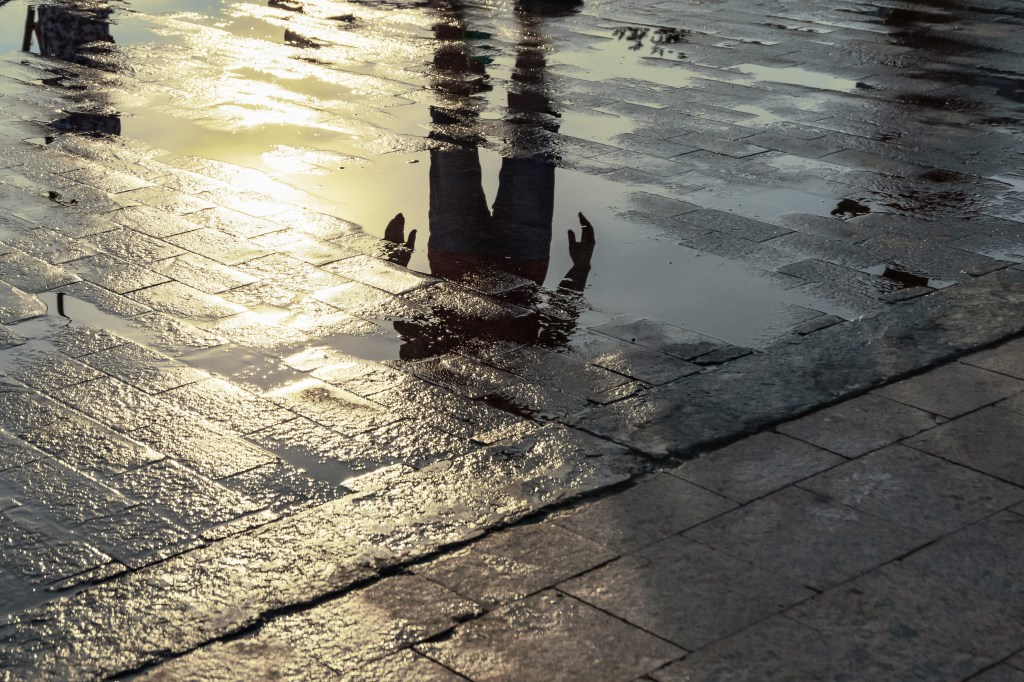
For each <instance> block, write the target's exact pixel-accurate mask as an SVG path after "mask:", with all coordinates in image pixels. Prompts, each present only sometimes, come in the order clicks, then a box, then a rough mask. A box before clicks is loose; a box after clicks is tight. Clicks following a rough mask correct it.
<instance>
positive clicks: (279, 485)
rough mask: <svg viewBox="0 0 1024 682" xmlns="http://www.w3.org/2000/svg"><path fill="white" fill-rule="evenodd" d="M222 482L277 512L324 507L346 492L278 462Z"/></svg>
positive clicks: (248, 470) (221, 481)
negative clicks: (305, 507) (315, 506)
mask: <svg viewBox="0 0 1024 682" xmlns="http://www.w3.org/2000/svg"><path fill="white" fill-rule="evenodd" d="M219 483H221V484H222V485H224V486H225V487H227V488H230V489H232V490H235V491H238V492H239V493H241V494H242V495H244V496H245V497H246V498H247V499H250V500H252V501H253V502H254V503H256V504H258V505H259V506H261V507H265V508H268V509H272V510H275V511H280V510H285V509H293V508H298V507H303V506H307V505H308V506H314V505H319V504H323V503H325V502H327V501H329V500H332V499H334V498H336V497H340V496H341V495H342V494H344V492H345V491H344V489H341V488H338V487H336V486H333V485H331V484H328V483H325V482H323V481H317V480H314V479H312V478H310V477H309V476H308V475H307V474H306V473H305V472H303V471H301V470H299V469H298V468H296V467H293V466H292V465H290V464H288V463H287V462H283V461H281V460H279V459H276V458H275V460H274V461H273V462H270V463H268V464H264V465H262V466H258V467H255V468H253V469H247V470H246V471H242V472H240V473H237V474H235V475H234V476H229V477H227V478H222V479H220V480H219Z"/></svg>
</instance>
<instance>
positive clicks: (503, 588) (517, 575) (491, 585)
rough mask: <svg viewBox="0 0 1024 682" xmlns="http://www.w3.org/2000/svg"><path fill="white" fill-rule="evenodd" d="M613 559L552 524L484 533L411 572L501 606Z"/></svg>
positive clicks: (480, 601) (488, 604)
mask: <svg viewBox="0 0 1024 682" xmlns="http://www.w3.org/2000/svg"><path fill="white" fill-rule="evenodd" d="M614 557H615V554H614V553H613V552H611V551H609V550H608V549H606V548H604V547H602V546H601V545H599V544H597V543H595V542H592V541H590V540H586V539H585V538H583V537H581V536H579V535H576V534H575V533H571V532H569V531H566V530H564V529H562V528H560V527H558V526H556V525H554V524H536V525H530V526H522V527H518V528H513V529H510V530H507V531H504V532H501V533H496V534H494V535H490V536H488V537H486V538H484V539H482V540H480V541H478V542H475V543H473V545H472V546H471V547H469V548H467V549H464V550H461V551H458V552H454V553H450V554H447V555H445V556H443V557H441V558H439V559H436V560H434V561H431V562H429V563H426V564H422V565H420V566H418V567H417V568H416V569H415V570H416V573H418V574H419V575H423V576H425V577H427V578H429V579H430V580H432V581H434V582H438V583H440V584H442V585H445V586H446V587H448V589H451V590H453V591H455V592H457V593H459V594H461V595H463V596H465V597H468V598H470V599H472V600H473V601H475V602H477V603H478V604H481V605H482V606H484V607H486V608H494V607H496V606H499V605H502V604H507V603H509V602H512V601H515V600H516V599H520V598H522V597H525V596H527V595H529V594H532V593H534V592H536V591H538V590H541V589H543V588H545V587H549V586H551V585H554V584H556V583H558V582H560V581H561V580H563V579H566V578H569V577H571V576H573V575H576V574H577V573H582V572H583V571H586V570H588V569H590V568H593V567H594V566H597V565H599V564H601V563H604V562H605V561H608V560H610V559H612V558H614Z"/></svg>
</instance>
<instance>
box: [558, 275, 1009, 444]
mask: <svg viewBox="0 0 1024 682" xmlns="http://www.w3.org/2000/svg"><path fill="white" fill-rule="evenodd" d="M1021 331H1024V272H1020V271H1014V270H1001V271H999V272H996V273H992V274H991V275H986V276H984V277H980V278H978V279H976V280H974V281H972V282H968V283H966V284H963V285H961V286H959V287H951V288H949V289H944V290H943V291H941V292H937V293H936V294H934V295H931V296H925V297H922V298H920V299H916V300H915V301H913V302H911V303H908V304H906V305H902V306H898V307H896V308H893V309H889V310H885V311H883V312H881V313H879V314H877V315H875V316H874V317H870V318H866V319H864V320H860V321H858V322H857V323H856V324H852V325H838V326H835V327H830V328H829V329H825V330H822V331H820V332H817V333H815V334H811V335H809V336H806V337H804V338H803V339H800V340H799V341H797V342H796V343H790V344H785V345H781V346H778V347H776V348H773V349H771V350H770V351H768V352H766V353H763V354H758V355H751V356H747V357H745V358H740V359H738V360H735V361H733V362H730V363H729V364H728V365H726V366H725V367H723V368H721V369H719V370H717V371H715V372H708V373H706V374H698V375H694V376H692V377H686V378H684V379H681V380H679V381H677V382H674V383H672V384H669V385H668V386H665V387H659V388H655V389H652V390H651V391H650V393H649V396H648V397H647V398H646V399H644V400H641V399H634V398H630V399H627V400H624V401H622V402H620V403H616V404H614V405H610V406H607V407H599V408H594V409H592V410H591V411H590V412H588V413H586V414H584V415H582V416H581V417H579V418H578V419H576V420H575V421H574V424H575V425H576V426H578V427H580V428H583V429H585V430H587V431H590V432H592V433H597V434H600V435H604V436H607V437H610V438H613V439H614V440H616V441H618V442H620V443H624V444H627V445H631V446H633V447H636V448H638V449H641V450H644V451H646V452H650V453H652V454H667V453H673V454H678V455H685V454H688V453H690V452H692V451H693V450H694V449H695V448H697V447H698V446H700V445H706V444H709V443H713V442H715V441H719V440H723V439H725V438H729V437H735V436H737V435H740V434H743V433H750V432H753V431H755V430H757V429H760V428H763V427H765V426H769V425H771V424H773V423H778V422H780V421H783V420H785V419H791V418H793V417H797V416H799V415H800V414H802V413H804V412H807V411H809V410H812V409H815V408H818V407H820V406H821V405H822V404H827V403H830V402H833V401H836V400H838V399H840V398H844V397H849V396H852V395H856V394H858V393H862V392H864V391H866V390H869V389H871V388H874V387H876V386H879V385H881V384H883V383H885V382H886V381H889V380H891V379H893V378H899V377H901V376H904V375H907V374H910V373H913V372H916V371H919V370H921V369H924V368H926V367H929V366H932V365H935V364H938V363H940V362H943V361H947V360H950V359H953V358H955V357H957V356H959V355H961V354H963V353H964V352H966V351H968V350H971V349H974V348H977V347H979V346H983V345H987V344H990V343H994V342H996V341H998V340H1001V339H1003V338H1006V337H1008V336H1012V335H1015V334H1019V333H1020V332H1021ZM783 387H784V389H783Z"/></svg>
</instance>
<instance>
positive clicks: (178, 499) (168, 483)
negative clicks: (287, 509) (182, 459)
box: [112, 459, 258, 532]
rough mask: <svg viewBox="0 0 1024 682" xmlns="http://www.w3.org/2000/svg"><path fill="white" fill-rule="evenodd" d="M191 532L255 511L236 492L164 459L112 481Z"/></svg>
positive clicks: (256, 507) (254, 505)
mask: <svg viewBox="0 0 1024 682" xmlns="http://www.w3.org/2000/svg"><path fill="white" fill-rule="evenodd" d="M112 483H113V485H115V486H117V488H118V489H120V490H122V491H124V492H125V493H126V494H128V495H131V496H132V497H134V498H135V499H137V500H140V501H143V502H145V503H146V504H147V505H149V506H151V507H153V508H154V509H157V510H160V511H161V512H162V513H163V514H164V515H166V516H168V517H169V518H171V519H173V520H175V521H177V522H178V523H179V524H181V525H182V527H184V528H187V529H189V530H190V531H192V532H198V531H201V530H205V529H207V528H209V527H211V526H214V525H217V524H220V523H224V522H226V521H230V520H232V519H236V518H238V517H240V516H243V515H245V514H248V513H251V512H253V511H256V510H257V509H258V506H257V505H256V504H254V503H253V502H251V501H249V500H247V499H245V497H243V496H242V495H241V494H240V493H238V492H237V491H234V490H231V489H229V488H225V487H224V486H222V485H219V484H218V483H215V482H214V481H211V480H209V479H207V478H204V477H202V476H200V475H198V474H196V473H195V472H194V471H191V470H189V469H188V468H186V467H183V466H181V465H180V464H178V463H177V462H174V461H173V460H169V459H165V460H162V461H160V462H154V463H152V464H148V465H146V466H144V467H140V468H138V469H134V470H132V471H128V472H125V473H123V474H121V475H119V476H117V477H116V478H114V479H113V481H112Z"/></svg>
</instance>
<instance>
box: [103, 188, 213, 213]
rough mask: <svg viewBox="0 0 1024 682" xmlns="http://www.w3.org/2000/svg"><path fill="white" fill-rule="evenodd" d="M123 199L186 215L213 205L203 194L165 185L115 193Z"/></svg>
mask: <svg viewBox="0 0 1024 682" xmlns="http://www.w3.org/2000/svg"><path fill="white" fill-rule="evenodd" d="M117 196H118V198H119V199H121V200H123V201H130V202H134V203H136V204H144V205H146V206H152V207H153V208H159V209H161V210H163V211H167V212H168V213H176V214H178V215H186V214H190V213H195V212H196V211H202V210H203V209H207V208H213V206H214V205H215V204H214V203H213V202H212V201H210V200H209V199H208V198H207V197H205V196H204V195H203V194H197V195H191V194H186V193H185V192H179V191H176V190H174V189H169V188H167V187H159V186H154V187H143V188H142V189H135V190H130V191H127V192H121V193H120V194H118V195H117Z"/></svg>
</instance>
